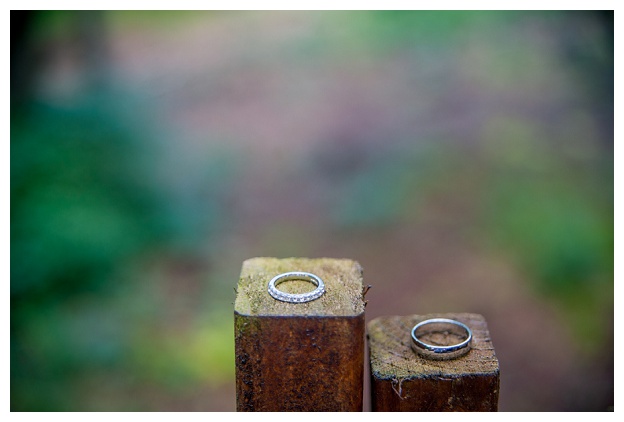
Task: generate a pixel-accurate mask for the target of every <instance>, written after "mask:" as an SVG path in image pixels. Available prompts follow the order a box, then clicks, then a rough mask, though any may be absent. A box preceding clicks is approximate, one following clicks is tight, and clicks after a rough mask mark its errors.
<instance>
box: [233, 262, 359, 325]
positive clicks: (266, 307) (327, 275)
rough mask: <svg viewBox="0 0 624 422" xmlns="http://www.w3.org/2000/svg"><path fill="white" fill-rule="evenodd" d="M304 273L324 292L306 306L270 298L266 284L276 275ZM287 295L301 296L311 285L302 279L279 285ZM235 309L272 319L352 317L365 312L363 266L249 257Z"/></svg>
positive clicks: (239, 283) (240, 281)
mask: <svg viewBox="0 0 624 422" xmlns="http://www.w3.org/2000/svg"><path fill="white" fill-rule="evenodd" d="M289 271H305V272H310V273H312V274H315V275H317V276H319V277H321V279H322V280H323V282H324V283H325V290H326V293H325V294H324V295H323V296H321V297H320V298H319V299H317V300H313V301H311V302H306V303H298V304H292V303H285V302H281V301H278V300H275V299H274V298H273V297H272V296H270V295H269V293H268V291H267V286H268V283H269V281H270V280H271V279H272V278H273V277H275V276H276V275H278V274H281V273H285V272H289ZM279 288H280V290H283V291H285V292H288V293H303V292H307V291H310V290H313V289H314V286H313V285H312V284H311V283H309V282H307V281H303V280H301V281H300V280H293V281H287V282H284V283H282V284H280V285H279ZM237 292H238V293H237V295H236V302H235V303H234V310H235V311H236V312H238V313H239V314H241V315H254V316H261V315H267V316H269V315H271V316H320V315H322V316H354V315H360V314H361V313H362V312H364V300H363V297H362V267H361V266H360V265H359V264H358V263H357V262H355V261H352V260H349V259H333V258H318V259H308V258H286V259H278V258H252V259H248V260H246V261H245V262H244V263H243V268H242V270H241V275H240V280H239V282H238V287H237Z"/></svg>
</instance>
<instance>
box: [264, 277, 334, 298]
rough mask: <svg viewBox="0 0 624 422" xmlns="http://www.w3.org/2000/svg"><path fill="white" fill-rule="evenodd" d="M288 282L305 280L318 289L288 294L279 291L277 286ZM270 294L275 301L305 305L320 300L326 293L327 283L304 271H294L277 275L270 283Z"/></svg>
mask: <svg viewBox="0 0 624 422" xmlns="http://www.w3.org/2000/svg"><path fill="white" fill-rule="evenodd" d="M288 280H305V281H309V282H311V283H312V284H314V285H315V286H316V289H314V290H312V291H311V292H307V293H286V292H283V291H281V290H278V289H277V287H276V286H277V285H278V284H280V283H283V282H285V281H288ZM268 288H269V294H270V295H271V296H273V298H274V299H277V300H281V301H282V302H289V303H305V302H310V301H312V300H315V299H318V298H319V297H321V296H323V294H324V293H325V283H323V280H321V278H320V277H319V276H316V275H314V274H310V273H305V272H303V271H293V272H289V273H284V274H280V275H277V276H275V277H273V278H272V279H271V281H269V287H268Z"/></svg>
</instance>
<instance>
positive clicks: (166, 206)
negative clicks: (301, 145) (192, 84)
mask: <svg viewBox="0 0 624 422" xmlns="http://www.w3.org/2000/svg"><path fill="white" fill-rule="evenodd" d="M119 98H124V99H125V101H124V102H123V103H121V102H119ZM128 103H132V100H131V99H130V98H129V97H127V96H125V97H124V96H123V93H116V95H114V96H113V95H110V94H107V93H105V92H104V93H100V94H98V95H95V94H94V95H92V96H85V97H84V98H82V99H81V100H79V101H77V102H76V103H74V104H73V105H72V106H67V107H61V106H58V105H50V104H45V103H37V102H30V103H28V104H27V106H26V107H18V108H15V109H14V112H13V113H12V116H11V380H12V393H11V408H12V410H80V409H84V410H88V409H89V407H88V405H86V404H81V403H76V402H75V400H76V397H80V394H79V393H75V394H73V395H72V394H69V391H70V390H71V389H73V388H76V385H77V384H76V383H77V382H80V380H82V379H84V378H85V377H89V376H92V375H93V374H97V373H99V372H101V371H109V373H111V374H112V373H117V374H118V375H117V376H118V377H119V379H122V380H123V379H127V380H128V381H127V383H126V384H124V385H122V386H121V387H123V388H126V389H128V388H133V387H132V386H133V385H134V382H137V381H136V380H142V379H143V380H148V381H152V382H156V383H159V382H164V383H165V385H168V384H167V382H168V381H166V380H168V379H171V377H172V376H174V378H175V377H178V378H179V377H181V379H183V380H184V381H185V382H186V383H187V385H192V384H193V383H194V382H200V381H201V382H205V380H206V377H207V378H208V379H210V380H211V382H214V383H217V384H218V383H220V382H222V381H223V380H224V379H225V378H227V377H230V376H231V375H232V371H233V366H232V362H231V361H232V356H231V353H232V350H231V349H232V347H233V346H232V345H231V344H230V343H231V341H229V340H230V339H229V336H227V335H225V333H226V332H227V331H228V330H230V329H231V327H230V326H229V324H228V321H223V323H222V324H214V323H213V324H210V323H208V322H207V321H205V320H202V321H201V324H199V322H198V323H197V324H198V326H190V327H185V331H183V332H176V333H175V335H172V334H171V333H169V334H167V333H166V332H164V331H163V332H156V333H155V334H154V335H152V336H151V337H149V339H148V340H147V341H146V339H145V338H144V337H145V334H144V333H145V332H146V330H148V331H149V330H153V329H154V328H155V327H157V326H158V324H160V323H161V321H162V320H163V318H166V317H167V312H166V311H165V310H164V309H166V307H167V306H168V304H167V298H166V296H164V297H163V296H160V295H156V296H154V288H155V287H157V285H158V284H157V283H158V281H156V280H153V279H150V278H149V277H146V276H145V274H141V273H140V272H139V269H138V268H140V266H137V262H138V261H137V260H140V259H144V258H145V257H148V256H149V255H150V253H152V252H154V251H158V250H159V249H163V248H165V249H168V250H170V251H175V250H176V249H177V250H179V251H184V253H189V251H192V250H193V248H196V247H197V245H198V244H199V243H200V242H201V243H203V242H205V241H206V240H207V239H210V237H211V236H213V235H214V234H215V233H216V232H217V231H218V230H219V227H220V226H222V225H223V222H222V221H223V213H222V211H221V210H220V205H219V204H220V203H221V202H222V201H221V200H219V199H218V198H219V195H221V192H223V191H227V186H228V185H227V183H226V180H227V177H228V176H227V175H228V174H230V173H231V172H232V171H234V170H233V169H234V166H235V165H234V163H233V162H232V160H231V159H230V158H228V157H229V156H230V155H231V154H229V153H227V152H216V153H215V154H214V155H213V156H212V157H206V158H205V159H203V160H202V163H204V164H206V163H210V162H211V161H212V163H213V164H212V165H208V166H207V168H206V169H204V170H203V171H200V172H199V173H198V174H195V175H194V178H193V180H195V183H194V184H191V185H189V184H188V183H185V184H184V185H182V188H181V186H180V185H178V184H176V183H173V184H171V183H170V184H166V183H164V182H163V179H162V176H161V172H162V171H163V167H166V164H167V161H166V159H164V157H163V155H164V151H163V150H162V148H161V147H159V143H158V138H157V136H156V135H154V134H153V133H151V132H152V131H151V130H146V129H145V128H146V126H142V124H143V123H142V118H141V116H140V115H139V114H138V113H136V112H129V111H128V107H129V106H128ZM150 136H154V137H150ZM228 154H229V155H228ZM188 170H189V171H191V170H192V167H188ZM205 202H207V204H206V203H205ZM206 236H207V237H206ZM166 282H172V283H175V281H174V280H171V281H166ZM163 294H164V293H163ZM204 303H210V300H209V299H208V301H207V302H204ZM163 308H164V309H163ZM204 325H208V326H209V328H206V327H205V326H204ZM150 327H152V328H150ZM215 330H216V331H215ZM215 333H217V334H215ZM181 344H183V345H184V346H183V347H180V345H181ZM133 356H134V357H133ZM215 362H216V363H217V365H216V366H215V365H214V364H215ZM189 365H190V366H189ZM206 371H208V372H209V373H208V374H207V373H206ZM168 374H169V375H168ZM163 377H164V378H163ZM35 385H36V387H35ZM111 405H112V406H113V407H118V408H126V409H128V408H134V407H135V406H139V407H138V408H139V409H140V408H141V407H140V406H141V405H140V404H138V403H132V402H127V403H118V404H117V405H115V404H111ZM85 406H87V407H85Z"/></svg>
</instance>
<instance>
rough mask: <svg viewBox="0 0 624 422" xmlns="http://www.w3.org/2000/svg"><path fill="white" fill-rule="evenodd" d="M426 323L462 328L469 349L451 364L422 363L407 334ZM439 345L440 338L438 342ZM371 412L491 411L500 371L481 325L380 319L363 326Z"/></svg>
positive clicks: (471, 318)
mask: <svg viewBox="0 0 624 422" xmlns="http://www.w3.org/2000/svg"><path fill="white" fill-rule="evenodd" d="M430 318H449V319H455V320H457V321H460V322H463V323H464V324H466V325H467V326H468V327H470V329H471V330H472V333H473V340H472V347H471V350H470V352H468V354H466V355H465V356H462V357H459V358H457V359H453V360H446V361H439V360H430V359H425V358H422V357H420V356H419V355H417V354H416V353H415V352H414V351H413V350H412V348H411V329H412V327H413V326H414V325H416V324H417V323H419V322H421V321H424V320H426V319H430ZM438 341H440V343H441V344H443V345H448V344H450V343H452V341H448V342H447V344H444V342H445V340H444V338H442V339H438ZM368 344H369V353H370V368H371V396H372V397H371V402H372V403H371V405H372V410H373V411H381V412H392V411H404V412H419V411H496V410H498V391H499V383H500V376H499V374H500V371H499V367H498V359H497V358H496V355H495V353H494V347H493V346H492V341H491V340H490V335H489V333H488V329H487V325H486V323H485V319H484V318H483V317H482V316H481V315H477V314H434V315H411V316H390V317H380V318H376V319H374V320H372V321H371V322H370V323H369V324H368Z"/></svg>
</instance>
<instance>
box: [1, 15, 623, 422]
mask: <svg viewBox="0 0 624 422" xmlns="http://www.w3.org/2000/svg"><path fill="white" fill-rule="evenodd" d="M613 77H614V75H613V13H612V12H483V11H476V12H432V11H431V12H430V11H427V12H418V11H416V12H148V11H137V12H71V11H63V12H53V11H48V12H11V260H10V263H11V346H10V347H11V410H13V411H39V410H50V411H55V410H64V411H74V410H76V411H78V410H80V411H103V410H146V411H156V410H181V411H184V410H205V411H231V410H234V409H235V390H234V336H233V304H232V302H233V301H234V295H235V293H234V287H235V286H236V283H237V281H238V275H239V272H240V268H241V264H242V262H243V261H244V260H245V259H247V258H251V257H255V256H275V257H282V258H285V257H291V256H299V257H333V258H351V259H355V260H357V261H359V262H360V264H361V265H362V266H363V267H364V277H365V282H366V283H367V284H371V285H372V286H373V288H372V289H371V291H370V292H369V293H368V294H367V299H368V307H367V320H369V321H370V320H371V319H373V318H375V317H377V316H380V315H409V314H424V313H429V312H475V313H480V314H482V315H484V316H485V318H486V320H487V321H488V324H489V328H490V331H491V336H492V340H493V343H494V346H495V348H496V353H497V356H498V358H499V361H500V367H501V391H500V410H504V411H536V410H543V411H551V410H560V411H571V410H612V409H613V380H614V377H613V359H614V353H613V307H614V297H613V242H614V239H613V123H614V121H613ZM367 406H368V404H367Z"/></svg>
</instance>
